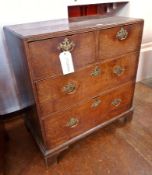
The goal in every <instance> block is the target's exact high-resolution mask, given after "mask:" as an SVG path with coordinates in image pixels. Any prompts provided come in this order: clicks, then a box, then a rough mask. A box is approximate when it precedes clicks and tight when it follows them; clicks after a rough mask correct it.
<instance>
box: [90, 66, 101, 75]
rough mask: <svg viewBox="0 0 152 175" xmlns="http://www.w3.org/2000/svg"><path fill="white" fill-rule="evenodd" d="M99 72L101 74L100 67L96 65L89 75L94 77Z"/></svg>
mask: <svg viewBox="0 0 152 175" xmlns="http://www.w3.org/2000/svg"><path fill="white" fill-rule="evenodd" d="M100 74H101V69H100V68H99V67H98V66H96V67H95V68H94V70H93V71H92V72H91V76H93V77H96V76H98V75H100Z"/></svg>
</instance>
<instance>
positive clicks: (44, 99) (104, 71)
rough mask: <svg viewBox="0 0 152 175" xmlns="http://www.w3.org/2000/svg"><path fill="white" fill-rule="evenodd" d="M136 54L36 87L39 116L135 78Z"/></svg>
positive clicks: (46, 80)
mask: <svg viewBox="0 0 152 175" xmlns="http://www.w3.org/2000/svg"><path fill="white" fill-rule="evenodd" d="M137 58H138V53H134V54H129V55H126V56H124V57H121V58H118V59H115V60H113V61H109V62H105V63H102V64H96V65H94V66H90V67H89V68H86V69H84V70H82V71H79V72H76V73H73V74H69V75H66V76H60V77H57V78H54V79H53V78H52V79H51V78H49V79H45V80H42V81H38V82H37V83H36V91H37V97H38V102H39V103H38V105H39V107H40V112H41V116H45V115H48V114H50V113H52V112H57V111H61V110H64V109H65V108H67V107H69V106H72V105H75V104H76V103H78V102H80V101H81V100H84V99H85V98H88V97H94V96H96V94H98V93H99V92H101V91H104V90H107V89H110V88H112V87H115V86H116V85H119V84H121V83H123V82H127V81H129V80H131V79H134V78H135V74H136V68H137V60H138V59H137Z"/></svg>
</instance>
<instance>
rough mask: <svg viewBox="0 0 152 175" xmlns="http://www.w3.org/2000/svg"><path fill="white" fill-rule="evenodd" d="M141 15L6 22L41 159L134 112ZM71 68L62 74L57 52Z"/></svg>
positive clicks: (28, 120)
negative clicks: (66, 53)
mask: <svg viewBox="0 0 152 175" xmlns="http://www.w3.org/2000/svg"><path fill="white" fill-rule="evenodd" d="M142 30H143V20H141V19H132V18H126V17H107V18H101V17H100V16H96V17H90V18H73V19H70V20H54V21H47V22H39V23H31V24H21V25H15V26H7V27H4V32H5V36H6V41H7V45H8V48H9V51H10V56H11V57H10V59H12V60H13V66H14V68H15V69H16V76H18V79H19V83H20V89H18V91H19V96H20V99H21V101H22V99H24V98H26V99H28V100H29V103H30V106H31V107H30V108H29V110H28V115H27V116H26V120H25V121H26V124H27V125H28V127H29V129H30V131H31V133H32V134H33V136H34V139H35V140H36V142H37V144H38V146H39V148H40V150H41V152H42V153H43V155H44V157H45V160H46V161H47V160H48V158H51V160H53V158H54V157H56V156H57V155H58V154H59V153H60V152H61V151H63V150H64V149H66V148H68V146H69V145H70V144H72V143H73V142H75V141H77V140H79V139H81V138H83V137H85V136H87V135H89V134H91V133H92V132H94V131H96V130H97V129H99V128H101V127H103V126H105V125H107V124H109V123H111V122H112V121H114V120H116V119H119V118H120V117H126V116H129V115H131V114H132V111H133V109H132V100H133V94H134V87H135V78H136V71H137V66H138V57H139V52H140V44H141V38H142ZM62 51H69V52H71V55H72V59H73V65H74V69H75V71H74V72H73V73H70V74H67V75H63V73H62V68H61V63H60V59H59V54H60V53H61V52H62Z"/></svg>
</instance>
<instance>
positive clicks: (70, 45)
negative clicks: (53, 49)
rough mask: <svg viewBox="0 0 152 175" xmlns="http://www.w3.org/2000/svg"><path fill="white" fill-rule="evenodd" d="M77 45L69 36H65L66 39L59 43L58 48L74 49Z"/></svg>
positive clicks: (62, 49) (64, 49)
mask: <svg viewBox="0 0 152 175" xmlns="http://www.w3.org/2000/svg"><path fill="white" fill-rule="evenodd" d="M74 47H75V43H74V42H73V41H70V40H69V39H68V38H64V40H63V41H62V42H61V43H59V46H58V49H59V50H61V51H72V50H73V48H74Z"/></svg>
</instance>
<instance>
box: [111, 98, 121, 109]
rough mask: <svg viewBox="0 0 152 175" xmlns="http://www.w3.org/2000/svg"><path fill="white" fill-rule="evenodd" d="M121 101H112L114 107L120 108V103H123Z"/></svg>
mask: <svg viewBox="0 0 152 175" xmlns="http://www.w3.org/2000/svg"><path fill="white" fill-rule="evenodd" d="M121 101H122V100H121V99H120V98H115V99H114V100H113V101H112V103H111V104H112V105H113V106H115V107H117V106H119V105H120V103H121Z"/></svg>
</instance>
